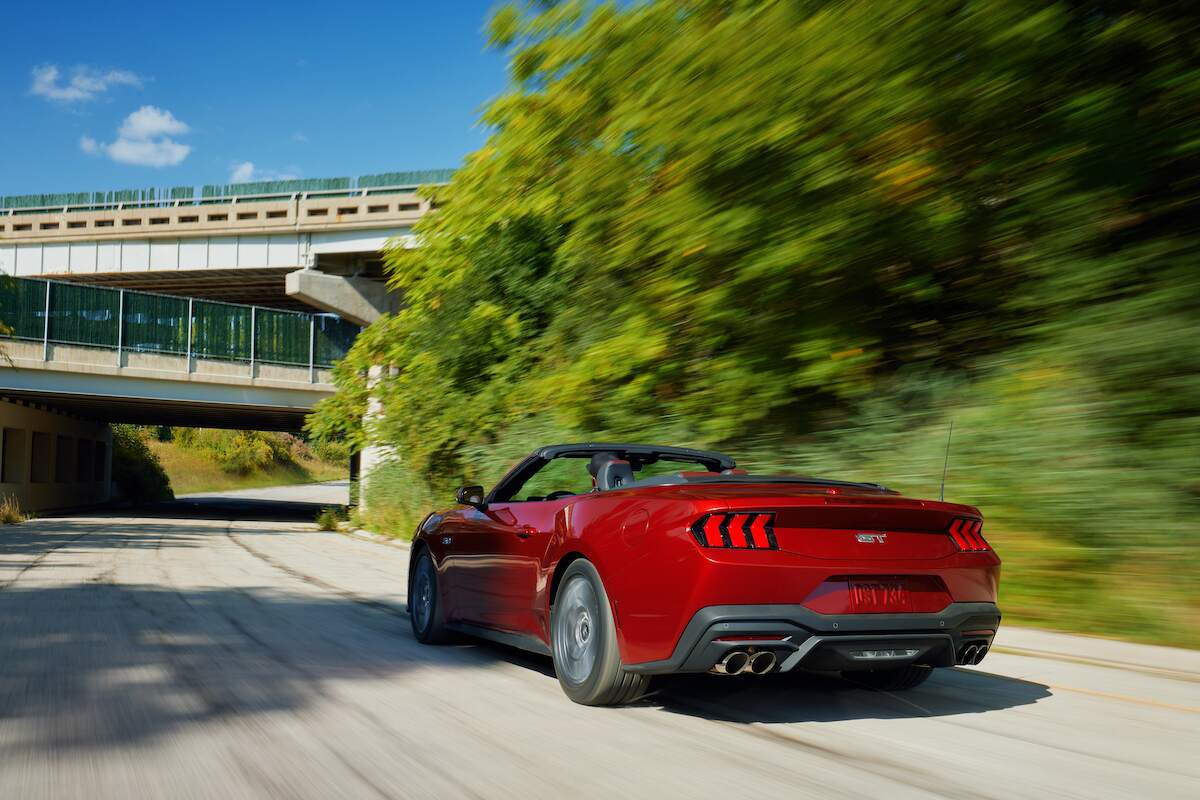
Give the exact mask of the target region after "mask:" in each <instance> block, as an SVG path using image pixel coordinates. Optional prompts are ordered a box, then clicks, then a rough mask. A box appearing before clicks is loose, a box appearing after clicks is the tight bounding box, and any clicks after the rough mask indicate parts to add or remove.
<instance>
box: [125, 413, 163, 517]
mask: <svg viewBox="0 0 1200 800" xmlns="http://www.w3.org/2000/svg"><path fill="white" fill-rule="evenodd" d="M112 441H113V452H112V476H113V483H115V484H116V486H117V491H118V492H119V493H120V496H121V498H123V499H125V500H130V501H132V502H135V503H143V502H149V501H154V500H170V499H172V498H173V497H174V494H173V493H172V492H171V482H170V479H169V478H167V473H166V472H165V471H164V470H163V467H162V463H161V462H160V461H159V460H158V456H157V455H155V454H154V453H153V452H152V451H151V450H150V448H149V447H147V446H146V442H145V440H144V439H143V438H142V432H141V431H140V430H139V429H138V427H137V426H136V425H113V426H112Z"/></svg>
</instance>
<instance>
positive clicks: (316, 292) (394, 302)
mask: <svg viewBox="0 0 1200 800" xmlns="http://www.w3.org/2000/svg"><path fill="white" fill-rule="evenodd" d="M284 288H285V291H286V292H287V294H288V296H289V297H294V298H296V299H297V300H300V301H302V302H304V303H307V304H308V305H310V306H313V307H314V308H319V309H321V310H322V311H328V312H330V313H331V314H337V315H338V316H339V317H341V318H342V319H346V320H350V321H351V322H353V323H355V324H356V325H363V326H366V325H370V324H371V323H372V322H374V321H375V320H377V319H379V318H380V317H381V316H383V315H384V314H390V313H395V312H396V311H398V310H399V309H400V300H399V298H398V297H397V296H396V295H394V294H392V293H391V292H389V291H388V289H387V286H386V285H384V284H383V283H380V282H379V281H373V280H370V279H368V278H354V277H344V276H342V275H328V274H326V273H324V272H319V271H317V270H315V269H301V270H297V271H295V272H289V273H288V274H287V278H286V283H285V287H284Z"/></svg>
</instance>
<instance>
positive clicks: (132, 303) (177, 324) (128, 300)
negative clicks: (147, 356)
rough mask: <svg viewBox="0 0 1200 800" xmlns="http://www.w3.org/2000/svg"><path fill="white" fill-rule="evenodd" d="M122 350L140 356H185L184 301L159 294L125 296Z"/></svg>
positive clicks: (186, 321)
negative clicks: (159, 354) (155, 354)
mask: <svg viewBox="0 0 1200 800" xmlns="http://www.w3.org/2000/svg"><path fill="white" fill-rule="evenodd" d="M123 319H124V323H125V330H124V333H123V335H122V340H121V342H122V347H124V348H125V349H126V350H136V351H139V352H143V353H176V354H182V353H186V352H187V329H188V301H187V300H186V299H184V298H182V297H170V296H167V295H162V294H143V293H142V292H126V293H125V314H124V317H123Z"/></svg>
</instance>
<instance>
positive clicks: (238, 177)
mask: <svg viewBox="0 0 1200 800" xmlns="http://www.w3.org/2000/svg"><path fill="white" fill-rule="evenodd" d="M298 173H299V170H298V169H296V168H295V167H288V168H287V169H285V170H282V171H277V170H272V169H259V168H258V167H256V166H255V165H254V162H253V161H237V162H234V164H233V165H232V166H231V167H230V171H229V182H230V183H249V182H250V181H291V180H295V179H296V178H298V177H300V175H299V174H298Z"/></svg>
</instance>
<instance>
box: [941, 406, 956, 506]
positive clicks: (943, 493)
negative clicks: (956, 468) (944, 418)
mask: <svg viewBox="0 0 1200 800" xmlns="http://www.w3.org/2000/svg"><path fill="white" fill-rule="evenodd" d="M953 435H954V420H953V419H951V420H950V433H948V434H946V460H945V462H943V463H942V488H941V489H939V490H938V500H939V501H944V500H945V499H946V470H947V469H949V467H950V437H951V436H953Z"/></svg>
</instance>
